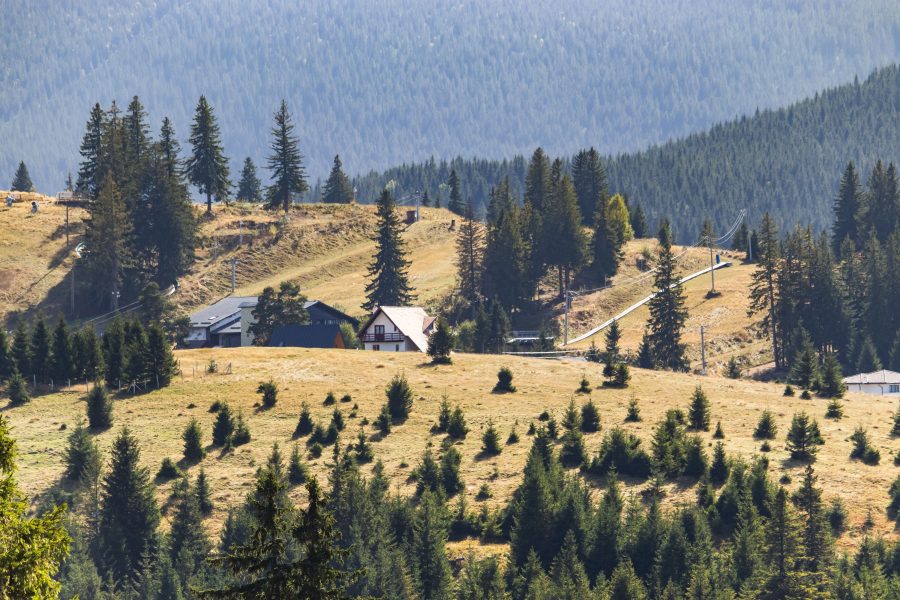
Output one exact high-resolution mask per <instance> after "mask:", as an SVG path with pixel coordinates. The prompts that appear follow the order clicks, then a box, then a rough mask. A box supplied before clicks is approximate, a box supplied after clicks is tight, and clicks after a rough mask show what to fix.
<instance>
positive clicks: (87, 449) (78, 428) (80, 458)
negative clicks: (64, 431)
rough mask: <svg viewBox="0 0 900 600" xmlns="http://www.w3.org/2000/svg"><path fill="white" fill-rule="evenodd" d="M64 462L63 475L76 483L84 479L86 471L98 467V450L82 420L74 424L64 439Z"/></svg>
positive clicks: (97, 468)
mask: <svg viewBox="0 0 900 600" xmlns="http://www.w3.org/2000/svg"><path fill="white" fill-rule="evenodd" d="M65 462H66V470H65V472H64V477H65V478H66V479H68V480H69V481H75V482H78V483H82V482H84V481H85V475H86V473H88V472H91V471H95V470H99V468H100V451H99V450H98V449H97V445H96V444H95V443H94V440H93V438H91V433H90V431H88V428H87V427H85V426H84V421H79V422H78V423H77V424H76V425H75V429H73V430H72V433H70V434H69V437H68V439H67V440H66V451H65Z"/></svg>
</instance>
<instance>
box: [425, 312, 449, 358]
mask: <svg viewBox="0 0 900 600" xmlns="http://www.w3.org/2000/svg"><path fill="white" fill-rule="evenodd" d="M453 338H454V335H453V332H452V331H450V325H448V324H447V321H446V320H445V319H444V318H443V317H438V319H437V323H436V324H435V326H434V331H432V332H431V335H430V336H428V352H427V353H428V356H430V357H431V362H432V363H433V364H436V365H448V364H450V363H451V362H452V359H451V358H450V351H451V350H452V349H453Z"/></svg>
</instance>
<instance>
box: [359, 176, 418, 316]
mask: <svg viewBox="0 0 900 600" xmlns="http://www.w3.org/2000/svg"><path fill="white" fill-rule="evenodd" d="M375 214H376V215H377V217H378V232H377V233H376V234H375V238H374V240H375V244H376V246H377V250H376V252H375V256H374V257H373V259H372V264H370V265H369V270H368V276H369V279H370V280H369V283H368V284H367V285H366V301H365V303H363V305H362V307H363V309H365V310H372V309H374V308H375V307H376V306H406V305H407V304H409V303H410V302H412V301H413V300H414V299H415V296H414V295H413V293H412V286H410V283H409V275H408V273H407V269H408V268H409V264H410V262H409V260H407V258H406V254H407V251H406V242H405V241H403V238H402V237H401V235H400V234H401V231H402V229H401V223H400V219H399V218H398V216H397V214H396V211H395V204H394V198H393V196H392V195H391V193H390V192H389V191H388V190H387V189H385V190H384V191H382V192H381V196H380V197H379V198H378V202H377V204H376V211H375Z"/></svg>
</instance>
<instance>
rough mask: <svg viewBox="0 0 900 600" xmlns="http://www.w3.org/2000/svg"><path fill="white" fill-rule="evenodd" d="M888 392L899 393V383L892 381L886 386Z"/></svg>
mask: <svg viewBox="0 0 900 600" xmlns="http://www.w3.org/2000/svg"><path fill="white" fill-rule="evenodd" d="M888 393H889V394H898V393H900V383H892V384H890V385H889V386H888Z"/></svg>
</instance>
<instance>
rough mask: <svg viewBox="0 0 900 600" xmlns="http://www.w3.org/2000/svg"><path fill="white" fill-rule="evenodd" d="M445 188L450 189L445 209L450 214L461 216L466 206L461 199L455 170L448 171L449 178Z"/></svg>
mask: <svg viewBox="0 0 900 600" xmlns="http://www.w3.org/2000/svg"><path fill="white" fill-rule="evenodd" d="M447 186H448V187H449V188H450V201H449V202H448V203H447V208H448V209H449V210H450V212H452V213H455V214H457V215H461V214H463V211H465V206H466V205H465V203H464V202H463V199H462V192H461V191H460V183H459V175H457V174H456V169H450V178H449V179H448V180H447Z"/></svg>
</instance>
